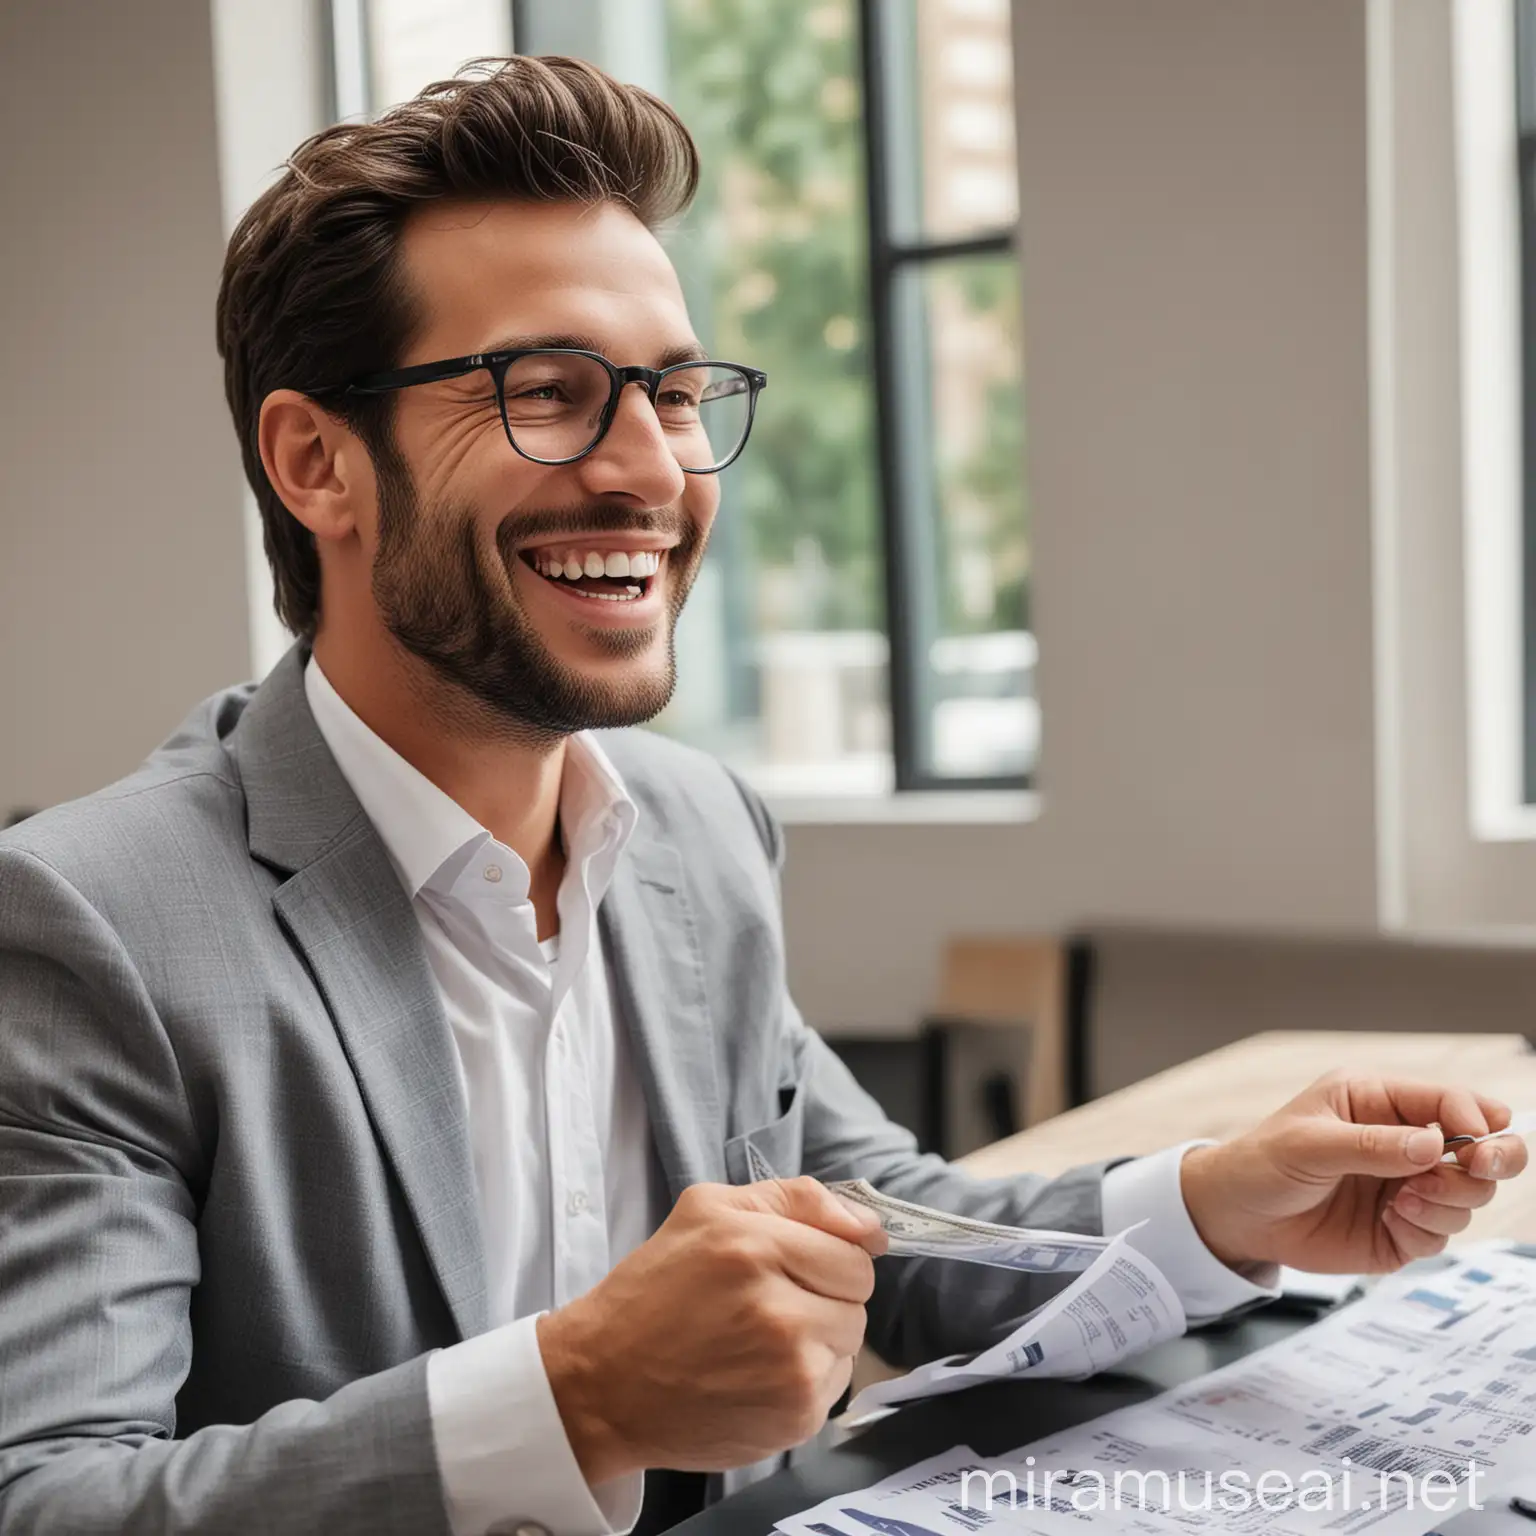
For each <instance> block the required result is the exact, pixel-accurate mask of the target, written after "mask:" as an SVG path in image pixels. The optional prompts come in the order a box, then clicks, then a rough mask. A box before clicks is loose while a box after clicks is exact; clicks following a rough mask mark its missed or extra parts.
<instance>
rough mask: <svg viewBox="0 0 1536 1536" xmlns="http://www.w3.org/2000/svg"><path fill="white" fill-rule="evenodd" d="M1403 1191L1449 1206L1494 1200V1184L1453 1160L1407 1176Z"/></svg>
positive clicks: (1475, 1206)
mask: <svg viewBox="0 0 1536 1536" xmlns="http://www.w3.org/2000/svg"><path fill="white" fill-rule="evenodd" d="M1522 1145H1523V1143H1522ZM1402 1192H1403V1193H1405V1194H1411V1195H1414V1196H1416V1197H1417V1198H1419V1199H1420V1200H1427V1201H1429V1202H1430V1203H1431V1204H1433V1205H1449V1206H1455V1207H1457V1208H1459V1209H1461V1210H1466V1211H1475V1210H1478V1209H1480V1208H1481V1207H1482V1206H1485V1205H1487V1204H1488V1202H1489V1201H1490V1200H1492V1199H1493V1196H1494V1186H1493V1184H1492V1182H1490V1181H1489V1180H1487V1179H1479V1178H1474V1177H1473V1176H1472V1175H1471V1174H1470V1173H1468V1172H1467V1170H1466V1169H1464V1168H1458V1167H1457V1166H1456V1165H1455V1164H1454V1163H1441V1164H1440V1165H1439V1166H1438V1167H1436V1168H1434V1169H1433V1170H1431V1171H1430V1172H1429V1173H1421V1174H1417V1175H1415V1176H1414V1177H1413V1178H1411V1179H1409V1180H1408V1182H1407V1183H1406V1184H1404V1185H1403V1187H1402Z"/></svg>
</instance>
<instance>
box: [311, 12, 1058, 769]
mask: <svg viewBox="0 0 1536 1536" xmlns="http://www.w3.org/2000/svg"><path fill="white" fill-rule="evenodd" d="M332 10H333V30H334V34H335V38H336V63H337V69H336V79H337V102H336V104H337V109H338V115H340V116H345V115H348V110H351V111H358V112H363V111H370V112H371V111H378V110H381V109H382V108H383V107H385V106H387V105H389V104H390V103H392V102H393V101H396V100H399V99H401V98H402V97H403V96H406V95H409V94H410V93H411V92H412V91H414V90H415V89H418V88H419V87H420V86H421V85H423V84H425V83H426V82H427V81H429V80H431V79H434V78H437V77H438V76H440V75H443V74H446V73H449V72H451V70H452V69H453V68H454V67H456V66H457V64H458V63H460V62H462V61H463V60H464V59H466V58H468V57H471V56H473V55H475V54H480V53H495V52H498V51H506V49H505V46H504V45H503V44H502V43H501V37H502V35H503V34H502V33H501V32H500V31H498V29H499V28H502V27H504V26H506V25H507V22H508V19H509V18H510V23H511V25H510V32H511V34H512V37H513V40H514V41H515V44H516V46H517V47H518V48H519V49H520V50H521V51H523V52H528V53H566V54H575V55H578V56H581V57H585V58H590V59H592V60H593V61H594V62H596V63H598V64H600V65H602V66H603V67H604V68H607V69H609V70H611V71H612V72H613V73H615V74H616V75H618V76H619V77H620V78H623V79H626V80H630V81H633V82H634V83H636V84H638V85H642V86H645V87H646V88H647V89H650V90H652V91H655V92H656V93H657V94H658V95H660V96H663V97H665V98H666V99H667V100H669V101H671V102H672V103H673V104H674V105H675V106H676V107H677V109H678V111H679V113H680V114H681V116H682V117H683V120H684V121H685V122H686V123H687V124H688V126H689V128H690V129H691V130H692V131H693V133H694V135H695V137H696V138H697V140H698V142H699V148H700V153H701V157H702V162H703V169H702V184H701V187H700V194H699V197H698V200H697V202H696V204H695V206H694V208H693V210H692V211H691V212H690V214H689V215H688V217H687V218H686V219H685V220H684V221H683V222H682V224H681V225H680V227H679V228H677V229H676V230H674V231H669V232H667V234H666V235H665V237H664V238H665V239H666V242H667V244H668V248H669V251H670V253H671V255H672V257H673V260H674V262H675V263H676V265H677V268H678V271H679V274H680V276H681V279H682V281H683V284H684V288H685V291H686V293H687V295H688V300H689V305H690V309H691V311H692V314H693V317H694V322H695V325H696V326H697V328H698V331H699V334H700V338H701V339H702V341H703V342H704V344H705V346H706V347H707V348H709V350H710V351H711V352H712V353H714V354H715V355H716V356H720V357H726V358H730V359H732V360H737V361H742V362H747V363H750V364H752V365H754V366H756V367H760V368H763V369H765V370H766V371H767V372H768V374H769V377H770V380H771V383H770V386H769V388H768V390H767V391H766V392H765V394H764V396H763V399H762V402H761V405H760V408H759V412H758V417H757V423H756V426H755V427H754V431H753V440H752V444H751V447H750V448H749V450H748V452H747V454H746V455H744V457H743V458H742V459H741V461H739V463H738V464H737V465H735V466H734V467H733V468H732V469H730V470H728V471H727V472H726V473H725V474H724V475H723V476H722V484H721V491H722V507H721V515H720V519H719V521H718V522H717V524H716V530H715V533H714V536H713V538H712V540H711V544H710V550H709V554H708V556H707V558H706V560H705V564H704V568H703V570H702V572H701V575H700V578H699V580H698V583H697V585H696V586H695V588H694V592H693V595H692V597H691V599H690V601H689V604H688V607H687V609H686V610H685V612H684V614H683V618H682V621H681V623H680V625H679V630H678V664H679V686H678V690H677V694H676V697H675V698H674V700H673V702H672V704H671V705H670V706H669V707H668V709H667V710H666V711H665V713H664V714H663V715H662V716H661V718H660V719H659V720H658V721H657V722H656V726H657V728H658V729H660V730H663V731H666V732H668V733H671V734H674V735H677V736H679V737H681V738H684V739H686V740H689V741H692V742H694V743H696V744H698V745H700V746H702V747H705V748H706V749H708V750H711V751H713V752H716V753H718V754H719V755H720V756H722V757H724V758H726V759H727V760H728V761H730V762H732V763H733V764H734V765H735V766H737V767H739V768H740V769H742V770H743V771H744V772H745V773H746V774H747V775H748V776H749V777H750V778H751V779H752V780H753V781H754V782H755V783H756V784H757V786H758V787H759V788H760V789H762V790H764V791H766V792H768V793H769V794H773V795H779V796H797V795H814V796H817V797H829V796H837V795H854V796H859V795H863V796H868V795H879V794H884V793H886V792H889V791H890V790H892V789H898V790H906V789H928V788H941V787H950V786H959V787H972V786H985V787H1004V786H1010V787H1011V786H1018V785H1022V784H1025V783H1027V782H1028V779H1029V776H1030V775H1031V773H1032V772H1033V770H1034V766H1035V758H1036V752H1037V747H1038V737H1039V716H1038V710H1037V708H1036V705H1035V702H1034V696H1033V679H1034V666H1035V654H1036V653H1035V642H1034V636H1033V634H1032V632H1031V629H1030V616H1029V540H1028V519H1027V507H1026V502H1025V496H1024V486H1023V473H1022V459H1023V446H1024V445H1023V431H1024V422H1023V404H1022V393H1021V381H1020V374H1021V355H1022V354H1021V342H1020V333H1019V284H1018V272H1017V265H1016V259H1015V255H1014V240H1013V233H1014V225H1015V222H1016V218H1017V191H1016V179H1015V171H1014V126H1013V104H1012V55H1011V41H1010V33H1009V9H1008V4H1007V0H513V3H512V4H510V5H507V4H506V3H504V0H503V3H498V0H332Z"/></svg>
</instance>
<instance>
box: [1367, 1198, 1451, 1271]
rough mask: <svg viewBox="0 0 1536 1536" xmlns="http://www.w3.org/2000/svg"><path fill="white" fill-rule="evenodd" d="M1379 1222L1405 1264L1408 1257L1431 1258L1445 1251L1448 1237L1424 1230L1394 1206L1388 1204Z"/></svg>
mask: <svg viewBox="0 0 1536 1536" xmlns="http://www.w3.org/2000/svg"><path fill="white" fill-rule="evenodd" d="M1381 1224H1382V1225H1383V1226H1384V1227H1385V1228H1386V1229H1387V1234H1388V1236H1389V1237H1391V1239H1392V1242H1393V1245H1394V1246H1395V1247H1396V1249H1397V1251H1398V1252H1399V1253H1400V1254H1401V1255H1402V1259H1403V1262H1404V1263H1405V1264H1406V1263H1407V1262H1408V1260H1409V1259H1428V1258H1433V1257H1434V1255H1435V1254H1437V1253H1443V1252H1444V1251H1445V1245H1446V1243H1447V1241H1448V1239H1447V1238H1446V1237H1445V1236H1444V1235H1443V1234H1441V1233H1438V1232H1430V1231H1426V1230H1425V1229H1424V1228H1423V1227H1421V1226H1418V1225H1417V1224H1416V1223H1414V1222H1411V1221H1409V1220H1408V1218H1407V1217H1406V1216H1402V1215H1399V1214H1398V1211H1397V1208H1396V1207H1395V1206H1391V1205H1389V1206H1388V1207H1387V1208H1386V1210H1384V1211H1383V1212H1382V1213H1381Z"/></svg>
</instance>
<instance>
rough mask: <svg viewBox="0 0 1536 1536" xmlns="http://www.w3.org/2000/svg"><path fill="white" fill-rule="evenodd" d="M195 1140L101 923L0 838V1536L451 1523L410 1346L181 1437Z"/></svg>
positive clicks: (161, 1046) (151, 1026) (199, 1139)
mask: <svg viewBox="0 0 1536 1536" xmlns="http://www.w3.org/2000/svg"><path fill="white" fill-rule="evenodd" d="M205 1130H206V1127H205ZM203 1142H204V1137H203V1136H200V1135H199V1130H198V1125H197V1119H196V1117H195V1115H194V1113H193V1109H192V1104H191V1101H190V1099H189V1096H188V1093H187V1090H186V1088H185V1086H184V1083H183V1078H182V1073H181V1070H180V1066H179V1064H178V1062H177V1059H176V1055H175V1052H174V1050H173V1048H172V1044H171V1041H170V1039H169V1037H168V1036H167V1033H166V1031H165V1029H164V1028H163V1025H162V1022H161V1020H160V1019H159V1017H158V1016H157V1013H156V1010H155V1008H154V1005H153V1003H152V1001H151V999H150V997H149V995H148V993H147V991H146V988H145V987H144V984H143V982H142V980H141V978H140V977H139V975H138V974H137V972H136V970H135V968H134V965H133V963H132V961H131V960H130V958H129V956H128V954H127V953H126V952H125V950H124V948H123V946H122V944H121V943H120V941H119V940H118V938H117V935H116V934H115V933H114V931H113V929H112V927H111V925H110V924H109V923H108V922H107V921H106V920H105V919H104V918H103V916H102V915H101V914H100V913H99V912H98V911H96V910H95V908H94V907H92V905H91V904H90V903H89V902H88V901H86V900H85V898H84V897H83V896H82V895H81V894H80V892H79V891H77V890H76V889H75V888H74V886H72V885H71V884H70V883H69V881H67V880H66V879H64V878H63V876H61V875H60V874H59V873H58V872H57V871H56V870H54V869H53V868H52V867H51V866H50V865H48V864H47V863H45V862H43V861H42V860H41V859H39V858H37V857H36V856H34V855H33V854H31V853H29V852H27V851H25V850H23V849H21V848H18V847H16V846H14V845H13V846H10V847H3V848H0V1533H3V1536H97V1533H100V1536H108V1533H112V1536H141V1533H142V1536H150V1533H155V1536H213V1533H218V1536H242V1533H246V1532H250V1533H256V1532H262V1533H266V1532H275V1531H282V1532H285V1533H293V1536H305V1533H311V1532H312V1533H315V1536H320V1533H322V1532H323V1533H326V1536H344V1533H350V1532H356V1533H358V1536H362V1533H364V1532H367V1533H375V1532H377V1533H386V1536H387V1533H395V1532H398V1533H400V1536H408V1533H409V1536H417V1533H427V1536H433V1533H438V1536H447V1531H448V1525H447V1516H446V1512H445V1507H444V1501H443V1496H442V1488H441V1482H440V1479H439V1474H438V1470H437V1462H436V1458H435V1455H434V1448H433V1441H432V1431H431V1420H430V1416H429V1407H428V1396H427V1379H426V1364H427V1361H426V1356H422V1357H420V1358H418V1359H415V1360H410V1361H407V1362H405V1363H403V1364H401V1365H398V1366H396V1367H393V1368H391V1369H389V1370H386V1371H383V1372H380V1373H378V1374H377V1375H373V1376H369V1377H365V1378H363V1379H361V1380H358V1381H355V1382H352V1383H350V1384H349V1385H347V1386H345V1387H343V1388H342V1389H341V1390H340V1391H338V1392H336V1393H334V1394H333V1395H332V1396H330V1397H328V1398H326V1399H325V1400H324V1401H292V1402H286V1403H282V1404H279V1405H278V1406H276V1407H274V1408H272V1409H271V1410H270V1411H269V1412H267V1413H265V1414H263V1415H262V1416H261V1417H260V1418H259V1419H257V1420H256V1422H255V1423H252V1424H243V1425H212V1426H208V1427H205V1428H202V1429H199V1430H198V1431H197V1432H196V1433H195V1434H192V1435H189V1436H187V1437H186V1438H185V1439H178V1438H177V1436H176V1394H177V1392H178V1390H179V1388H180V1386H181V1384H182V1382H183V1381H184V1380H185V1378H186V1375H187V1370H188V1367H189V1362H190V1360H191V1354H192V1327H191V1322H190V1316H189V1299H190V1296H191V1292H192V1289H193V1287H194V1286H195V1285H196V1284H197V1281H198V1277H199V1261H198V1240H197V1220H198V1208H199V1198H200V1191H201V1190H202V1188H203V1187H204V1184H205V1178H206V1166H205V1152H204V1146H203Z"/></svg>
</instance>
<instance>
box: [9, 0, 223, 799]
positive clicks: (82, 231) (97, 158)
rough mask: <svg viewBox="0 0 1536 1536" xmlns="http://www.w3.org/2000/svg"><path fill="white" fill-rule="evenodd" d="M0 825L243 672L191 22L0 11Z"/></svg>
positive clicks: (189, 11) (211, 152)
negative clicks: (2, 148)
mask: <svg viewBox="0 0 1536 1536" xmlns="http://www.w3.org/2000/svg"><path fill="white" fill-rule="evenodd" d="M0 142H3V143H4V144H5V145H6V146H7V149H6V153H5V154H4V155H3V156H0V208H3V209H4V210H5V212H4V233H3V235H0V335H3V336H4V338H5V347H4V353H3V356H0V814H3V813H4V811H5V809H6V808H8V807H11V806H16V805H21V804H30V803H48V802H51V801H55V800H60V799H64V798H66V797H68V796H71V795H77V794H81V793H83V792H84V791H86V790H89V789H91V788H93V787H95V786H97V785H99V784H101V783H104V782H105V781H107V780H108V779H110V778H113V777H115V776H116V775H118V774H120V773H122V772H124V771H126V770H127V769H128V768H130V767H132V766H133V764H134V763H135V762H136V761H138V759H139V758H140V757H141V756H142V755H143V754H144V753H145V752H146V751H147V750H148V749H149V748H150V747H152V746H153V745H154V744H155V742H156V741H157V740H158V739H159V738H160V737H161V736H163V735H164V734H165V733H166V732H167V731H168V730H169V729H170V728H171V727H172V726H174V725H175V724H176V722H177V721H178V720H179V719H180V718H181V716H182V714H183V713H184V712H185V710H186V708H187V706H188V705H189V704H190V703H191V702H193V701H194V700H196V699H198V698H200V697H201V696H202V695H204V694H206V693H209V692H211V691H212V690H213V689H214V688H216V687H218V686H219V685H220V684H222V683H224V682H227V681H228V680H229V679H231V678H238V677H240V676H243V675H244V673H245V671H246V669H247V666H248V653H247V641H246V634H247V622H246V613H245V580H244V556H243V550H242V540H241V524H240V472H239V466H238V460H237V454H236V448H235V441H234V436H233V433H232V431H231V429H230V426H229V421H228V416H227V413H226V412H225V408H224V400H223V391H222V387H221V382H220V374H219V366H218V358H217V356H216V354H215V351H214V346H213V302H214V294H215V292H216V288H217V282H218V271H219V262H220V257H221V250H222V238H221V231H220V218H219V188H218V179H217V170H216V150H215V133H214V92H213V74H212V67H211V50H210V43H209V20H208V6H207V3H206V0H133V3H132V4H128V5H125V4H122V3H121V0H48V3H47V4H42V3H36V4H7V5H3V6H0Z"/></svg>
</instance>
